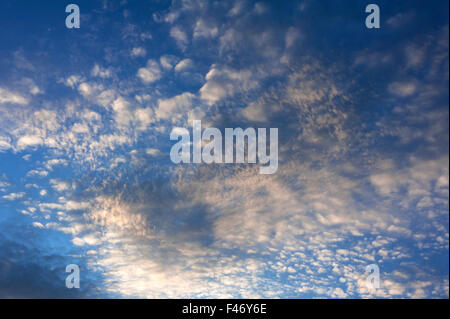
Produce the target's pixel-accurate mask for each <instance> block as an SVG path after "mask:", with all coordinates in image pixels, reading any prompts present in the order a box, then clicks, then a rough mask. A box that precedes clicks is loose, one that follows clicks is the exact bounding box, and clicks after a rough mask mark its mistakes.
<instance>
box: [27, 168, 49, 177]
mask: <svg viewBox="0 0 450 319" xmlns="http://www.w3.org/2000/svg"><path fill="white" fill-rule="evenodd" d="M47 175H48V172H47V171H46V170H43V169H39V170H37V169H33V170H31V171H29V172H28V173H27V176H38V177H45V176H47Z"/></svg>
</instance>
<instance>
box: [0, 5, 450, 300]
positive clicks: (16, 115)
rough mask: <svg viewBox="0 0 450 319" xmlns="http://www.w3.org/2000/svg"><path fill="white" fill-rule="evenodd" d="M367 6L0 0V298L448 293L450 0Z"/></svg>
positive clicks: (441, 295) (425, 295)
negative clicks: (75, 23) (257, 145)
mask: <svg viewBox="0 0 450 319" xmlns="http://www.w3.org/2000/svg"><path fill="white" fill-rule="evenodd" d="M373 2H374V3H377V4H378V5H379V7H380V10H381V28H380V29H367V28H366V27H365V18H366V16H367V14H366V13H365V7H366V5H367V4H369V3H371V2H368V1H309V0H305V1H283V2H282V3H281V4H280V3H279V1H272V2H270V1H261V2H254V1H246V0H236V1H199V0H184V1H131V0H128V1H126V0H122V1H106V0H104V1H97V0H95V1H92V0H90V1H76V2H75V3H76V4H77V5H79V7H80V11H81V27H80V29H67V28H66V27H65V19H66V16H67V14H66V13H65V6H66V5H67V4H68V3H64V2H61V1H59V2H58V4H56V3H55V1H24V0H20V1H2V2H1V4H0V26H1V27H0V39H1V41H0V70H1V72H0V163H1V164H0V298H10V297H19V298H29V297H31V298H40V297H50V298H54V297H56V298H196V297H198V298H255V297H256V298H258V297H259V298H448V294H449V281H448V280H449V264H448V261H449V246H448V245H449V237H448V230H449V215H448V213H449V171H448V166H449V148H448V145H449V126H448V124H449V109H448V102H449V91H448V85H449V65H448V36H449V33H448V32H449V27H448V20H449V17H448V9H449V8H448V6H449V4H448V1H432V2H429V1H395V3H393V2H392V1H373ZM195 119H199V120H202V125H204V127H207V126H211V127H217V128H219V129H220V130H222V131H223V129H224V128H226V127H244V128H245V127H255V128H256V127H264V128H269V127H275V128H278V130H279V167H278V170H277V172H276V173H275V174H273V175H260V174H259V170H258V164H179V165H176V164H173V163H172V162H171V161H170V157H169V152H170V148H171V146H172V145H173V144H174V142H173V141H170V139H169V136H170V132H171V130H172V128H174V127H187V128H189V127H190V125H191V123H192V120H195ZM68 264H77V265H79V266H80V271H81V280H80V285H81V287H80V289H68V288H66V287H65V278H66V276H67V274H66V272H65V268H66V265H68ZM370 264H376V265H378V267H379V269H380V275H381V277H380V278H381V282H380V288H378V289H368V288H367V286H366V284H365V278H366V274H365V268H366V266H367V265H370Z"/></svg>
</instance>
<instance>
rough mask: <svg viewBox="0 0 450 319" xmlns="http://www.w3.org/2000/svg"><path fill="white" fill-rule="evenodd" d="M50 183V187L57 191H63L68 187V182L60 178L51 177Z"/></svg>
mask: <svg viewBox="0 0 450 319" xmlns="http://www.w3.org/2000/svg"><path fill="white" fill-rule="evenodd" d="M50 184H51V185H52V188H53V189H55V190H56V191H58V192H63V191H66V190H69V189H70V184H69V183H68V182H66V181H63V180H60V179H51V180H50Z"/></svg>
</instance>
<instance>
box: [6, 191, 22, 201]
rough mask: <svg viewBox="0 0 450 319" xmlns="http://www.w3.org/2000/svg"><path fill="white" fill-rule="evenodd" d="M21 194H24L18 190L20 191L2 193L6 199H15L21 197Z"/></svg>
mask: <svg viewBox="0 0 450 319" xmlns="http://www.w3.org/2000/svg"><path fill="white" fill-rule="evenodd" d="M23 196H25V193H24V192H20V193H11V194H8V195H4V196H3V198H4V199H7V200H16V199H19V198H22V197H23Z"/></svg>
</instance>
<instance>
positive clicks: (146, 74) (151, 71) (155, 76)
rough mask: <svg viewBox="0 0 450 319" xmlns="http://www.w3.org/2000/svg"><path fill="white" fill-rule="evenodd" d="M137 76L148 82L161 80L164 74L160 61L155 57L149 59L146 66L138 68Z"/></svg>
mask: <svg viewBox="0 0 450 319" xmlns="http://www.w3.org/2000/svg"><path fill="white" fill-rule="evenodd" d="M137 76H138V77H139V78H140V79H141V81H142V82H144V83H146V84H147V83H152V82H155V81H157V80H159V79H160V78H161V76H162V74H161V69H160V67H159V64H158V62H156V61H155V60H153V59H150V60H148V61H147V65H146V67H145V68H140V69H139V70H138V73H137Z"/></svg>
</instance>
